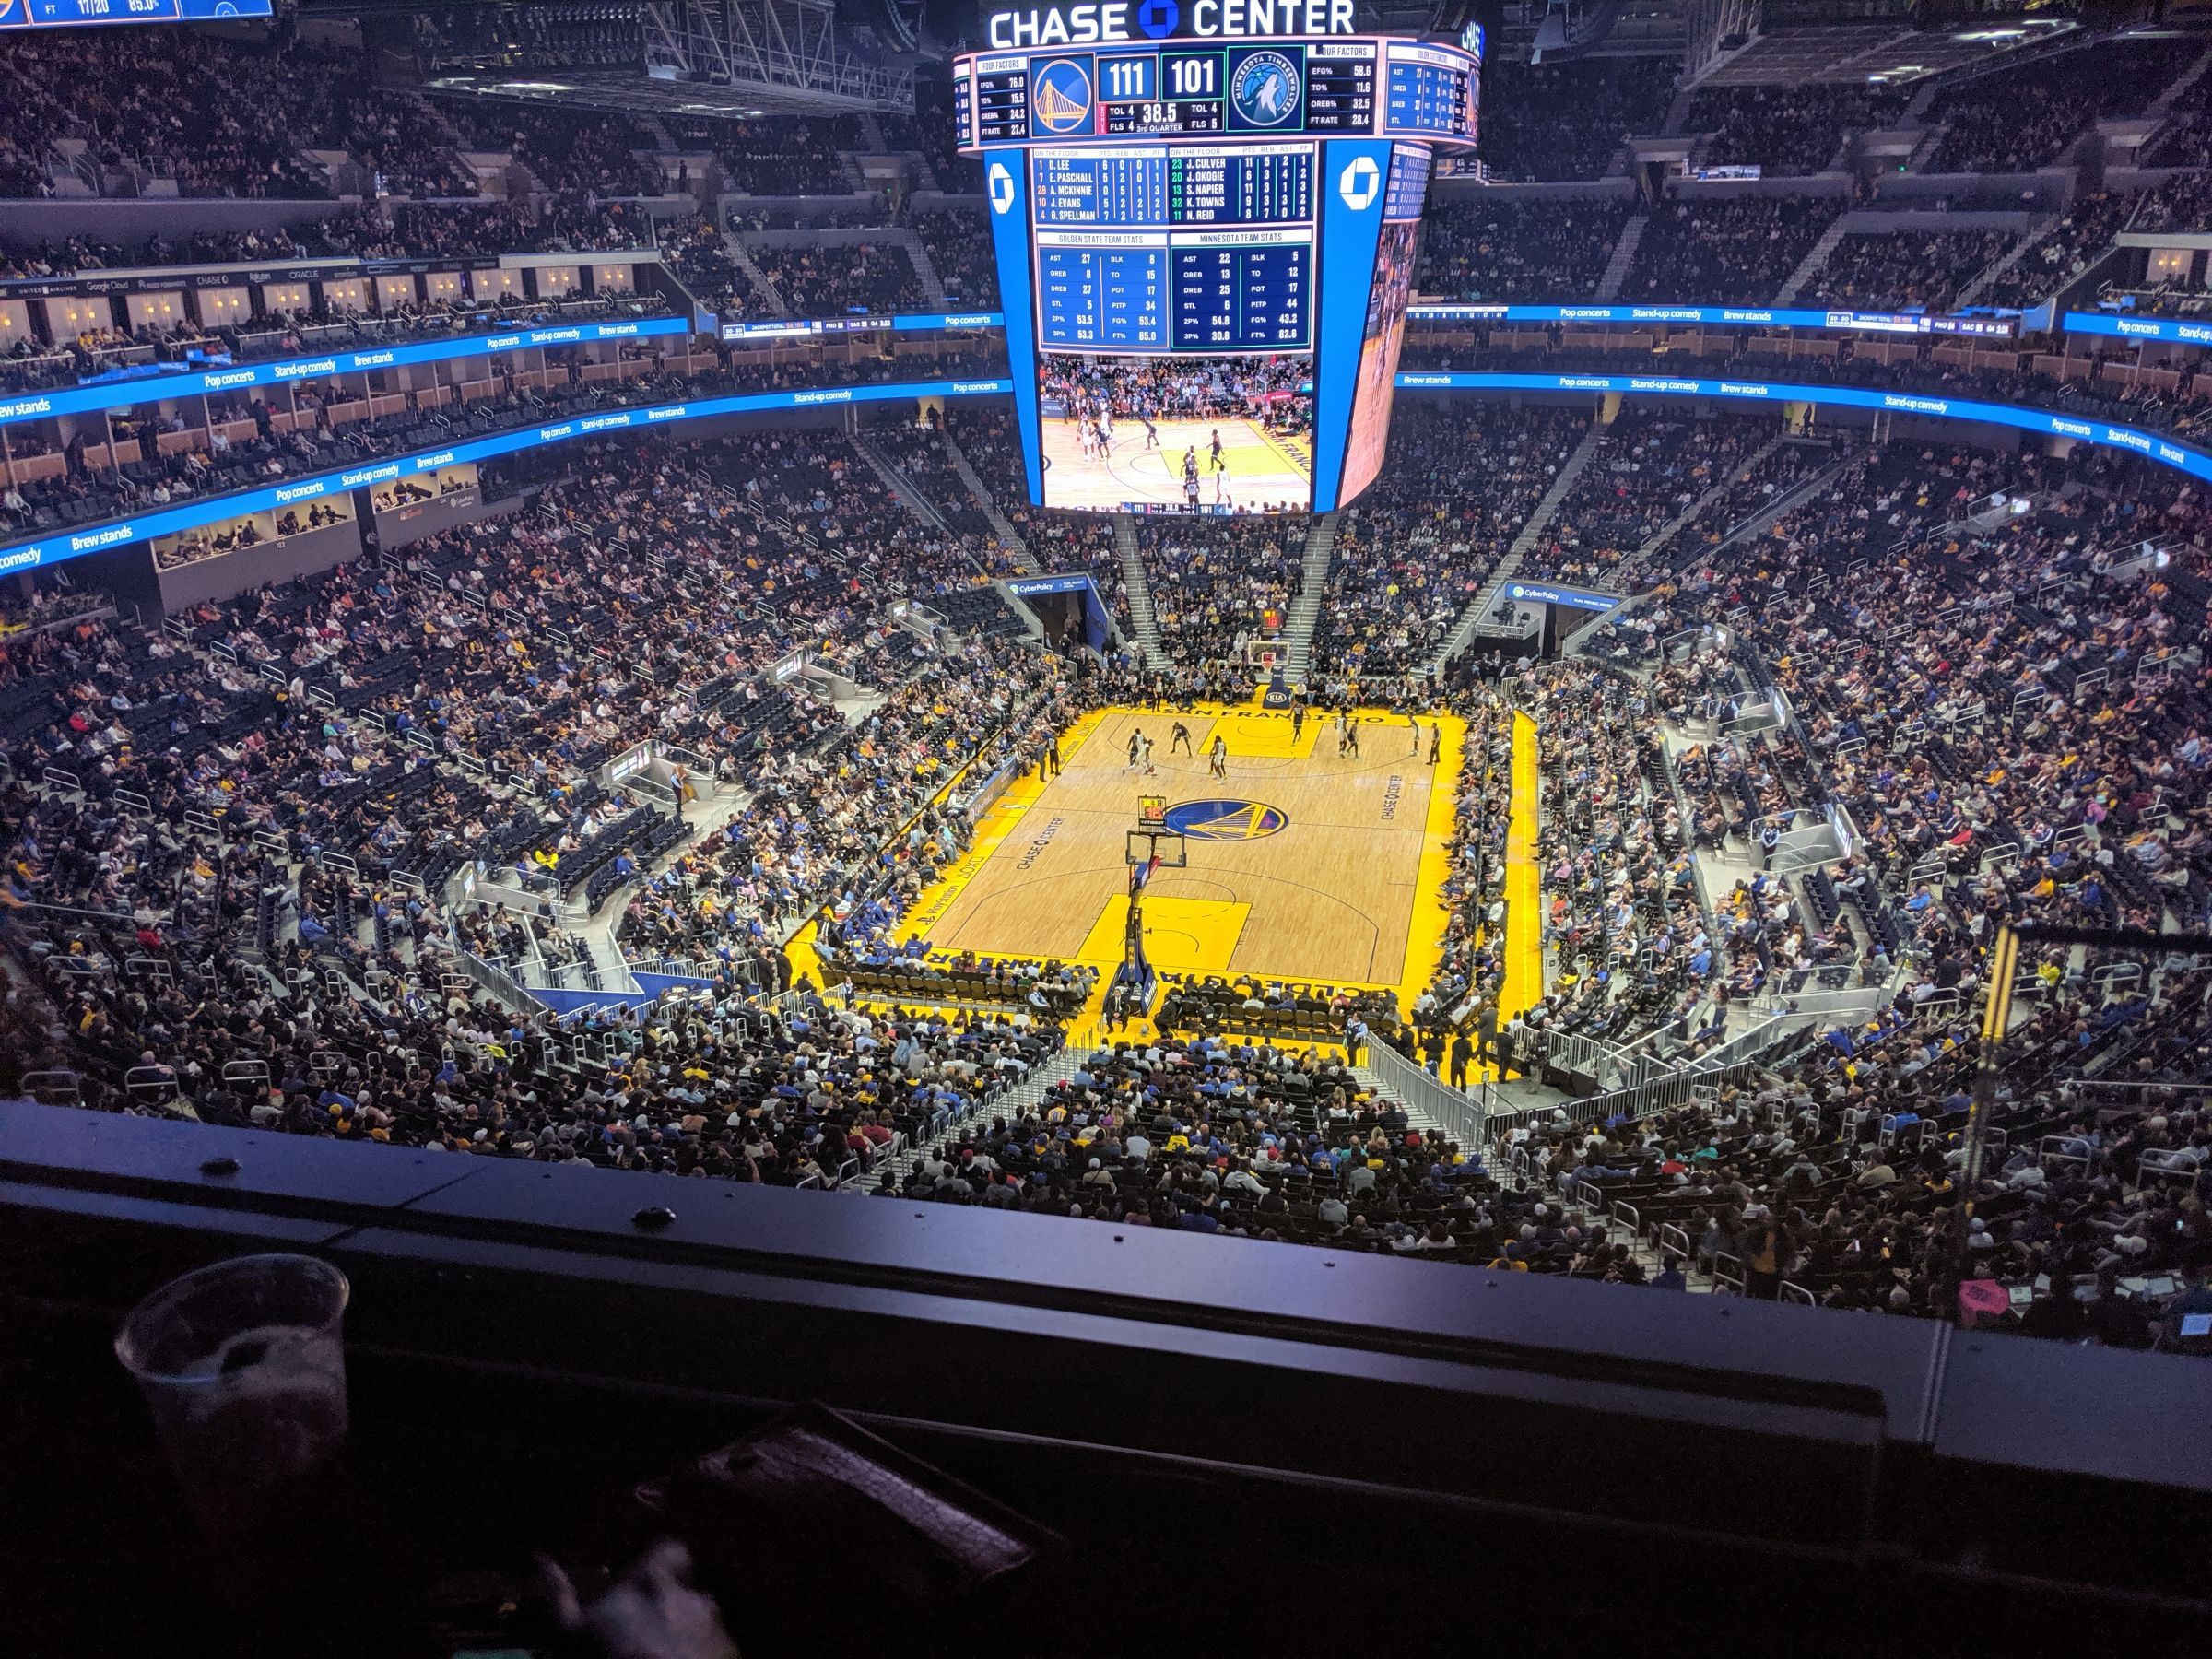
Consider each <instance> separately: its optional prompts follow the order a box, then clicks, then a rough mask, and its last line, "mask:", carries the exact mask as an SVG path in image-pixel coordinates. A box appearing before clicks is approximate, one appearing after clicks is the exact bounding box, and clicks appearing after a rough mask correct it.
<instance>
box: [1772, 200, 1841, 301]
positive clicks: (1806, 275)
mask: <svg viewBox="0 0 2212 1659" xmlns="http://www.w3.org/2000/svg"><path fill="white" fill-rule="evenodd" d="M1850 217H1851V216H1850V215H1849V214H1845V213H1839V214H1837V215H1836V217H1835V219H1834V222H1832V223H1831V224H1830V226H1829V228H1828V229H1825V230H1823V231H1821V232H1820V240H1819V241H1817V242H1815V243H1814V244H1813V245H1812V246H1811V248H1809V249H1807V250H1806V255H1805V257H1804V258H1803V259H1801V260H1799V261H1798V262H1797V268H1796V269H1795V270H1794V271H1792V272H1791V273H1790V279H1789V280H1788V281H1787V282H1785V283H1783V285H1782V292H1780V293H1779V294H1777V295H1775V296H1774V303H1775V304H1777V305H1787V304H1788V303H1789V302H1790V301H1791V300H1794V299H1796V298H1797V295H1798V292H1799V290H1800V289H1802V288H1804V287H1805V285H1806V283H1808V282H1810V281H1812V279H1813V278H1814V277H1817V276H1818V275H1819V274H1820V267H1821V266H1822V265H1826V264H1827V263H1828V256H1829V255H1830V253H1834V252H1835V249H1836V244H1837V243H1838V242H1840V241H1842V240H1843V236H1844V229H1843V227H1844V225H1845V224H1846V222H1848V220H1849V219H1850Z"/></svg>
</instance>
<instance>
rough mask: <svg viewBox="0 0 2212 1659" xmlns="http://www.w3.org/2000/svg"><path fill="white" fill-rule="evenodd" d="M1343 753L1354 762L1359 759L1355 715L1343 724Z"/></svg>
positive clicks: (1357, 730) (1356, 719)
mask: <svg viewBox="0 0 2212 1659" xmlns="http://www.w3.org/2000/svg"><path fill="white" fill-rule="evenodd" d="M1344 744H1345V752H1346V753H1347V754H1348V755H1350V756H1351V758H1352V759H1355V760H1357V759H1359V716H1358V715H1357V714H1355V715H1353V716H1352V717H1351V718H1350V719H1349V720H1347V721H1346V722H1345V723H1344Z"/></svg>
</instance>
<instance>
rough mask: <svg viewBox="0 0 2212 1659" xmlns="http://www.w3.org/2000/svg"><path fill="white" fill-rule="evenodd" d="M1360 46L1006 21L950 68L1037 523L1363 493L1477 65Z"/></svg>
mask: <svg viewBox="0 0 2212 1659" xmlns="http://www.w3.org/2000/svg"><path fill="white" fill-rule="evenodd" d="M1350 20H1351V12H1350V7H1349V6H1339V5H1333V4H1328V3H1326V0H1318V3H1312V4H1300V5H1296V6H1292V5H1288V4H1285V5H1268V4H1265V3H1253V4H1246V5H1241V6H1238V5H1227V4H1218V3H1217V0H1198V4H1195V5H1194V6H1190V7H1189V8H1188V10H1187V12H1186V11H1185V10H1184V9H1183V8H1182V7H1181V6H1178V5H1177V4H1175V3H1174V0H1145V3H1144V4H1143V5H1140V6H1134V7H1133V6H1070V7H1065V8H1058V9H1046V10H1041V11H1024V12H1001V13H998V14H995V15H994V16H993V17H992V18H990V19H989V38H990V40H991V41H992V44H993V50H991V51H989V52H982V53H972V54H970V55H968V56H965V57H962V58H959V59H958V60H956V61H955V63H954V65H953V100H954V120H955V122H956V124H957V126H958V129H959V130H958V138H959V147H960V149H961V150H962V152H963V153H965V154H970V155H977V156H980V157H981V158H982V161H983V174H984V182H985V187H986V190H987V192H988V194H989V198H990V206H991V220H992V235H993V241H994V251H995V253H996V257H997V263H998V271H999V283H1000V290H1001V292H1002V294H1003V295H1004V296H1005V302H1006V347H1007V353H1008V356H1009V358H1010V359H1011V372H1012V375H1013V379H1014V389H1015V401H1016V406H1017V410H1018V416H1019V420H1020V426H1021V433H1022V439H1023V444H1024V450H1025V459H1026V461H1027V465H1028V473H1029V488H1030V500H1031V501H1032V502H1033V503H1034V504H1036V505H1039V506H1043V507H1057V508H1067V509H1072V510H1075V511H1078V512H1145V513H1154V512H1187V513H1221V514H1226V513H1240V512H1329V511H1332V510H1333V509H1335V508H1336V507H1338V506H1341V505H1343V504H1344V503H1346V502H1348V501H1349V500H1352V499H1353V498H1354V497H1355V496H1357V495H1358V494H1359V492H1360V491H1361V490H1362V489H1364V488H1367V486H1368V485H1369V484H1370V483H1371V481H1372V480H1373V478H1374V476H1375V473H1376V471H1377V470H1378V469H1379V468H1380V467H1381V465H1382V452H1383V447H1384V444H1385V441H1386V439H1387V434H1388V431H1389V426H1390V406H1391V399H1392V394H1393V389H1394V384H1395V381H1396V373H1397V363H1398V351H1399V347H1400V345H1401V344H1402V342H1403V338H1404V335H1405V327H1406V301H1407V299H1408V297H1409V290H1410V287H1411V282H1412V277H1413V264H1414V256H1415V253H1416V252H1417V248H1418V237H1419V230H1420V218H1421V208H1422V205H1423V203H1424V201H1425V200H1426V198H1427V194H1428V186H1429V175H1430V167H1431V164H1432V161H1433V159H1434V154H1435V151H1436V150H1437V148H1439V147H1447V146H1449V147H1466V146H1469V145H1471V144H1472V143H1473V142H1474V139H1475V129H1476V98H1477V88H1478V86H1479V83H1480V70H1481V64H1480V59H1479V58H1478V57H1477V55H1476V53H1474V52H1473V51H1470V50H1466V49H1465V48H1464V47H1461V46H1453V45H1441V44H1436V43H1433V42H1430V41H1415V40H1405V39H1397V38H1393V37H1386V36H1362V35H1353V34H1351V33H1349V32H1348V30H1349V29H1350ZM1286 27H1293V28H1300V29H1312V30H1317V31H1320V32H1315V33H1311V34H1302V35H1296V36H1291V35H1285V34H1277V33H1270V32H1267V31H1269V30H1273V29H1282V28H1286ZM1247 29H1249V30H1250V31H1251V32H1249V33H1247V32H1242V31H1244V30H1247Z"/></svg>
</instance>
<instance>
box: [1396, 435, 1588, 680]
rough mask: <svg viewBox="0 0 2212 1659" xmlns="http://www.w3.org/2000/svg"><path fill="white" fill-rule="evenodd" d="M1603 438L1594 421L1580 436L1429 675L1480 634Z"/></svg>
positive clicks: (1463, 613)
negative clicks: (1510, 582) (1580, 438)
mask: <svg viewBox="0 0 2212 1659" xmlns="http://www.w3.org/2000/svg"><path fill="white" fill-rule="evenodd" d="M1605 438H1606V423H1605V422H1604V421H1602V420H1598V419H1593V420H1592V421H1591V422H1590V429H1589V430H1588V431H1587V432H1584V433H1583V441H1582V442H1580V443H1578V444H1576V445H1575V446H1574V453H1572V454H1571V455H1570V456H1568V457H1567V465H1564V466H1562V467H1560V468H1559V477H1556V478H1554V479H1553V480H1552V481H1551V488H1549V489H1547V490H1546V491H1545V492H1544V499H1543V500H1540V501H1538V502H1537V503H1536V505H1535V511H1534V512H1531V513H1530V514H1529V515H1528V518H1527V520H1526V521H1525V522H1524V524H1522V526H1521V533H1520V535H1516V536H1514V537H1513V544H1512V547H1508V548H1507V549H1506V552H1505V557H1504V558H1502V559H1500V560H1499V561H1498V562H1497V564H1496V565H1495V566H1493V567H1492V568H1491V571H1490V574H1489V577H1488V580H1487V581H1485V582H1483V584H1482V592H1481V593H1480V594H1477V596H1476V599H1475V602H1474V603H1473V604H1472V605H1470V606H1467V608H1466V609H1465V610H1463V611H1461V612H1460V613H1459V620H1458V621H1456V622H1454V623H1453V625H1452V631H1451V632H1450V633H1449V634H1447V635H1446V636H1445V637H1444V642H1443V645H1442V646H1441V648H1440V649H1439V650H1438V652H1437V653H1436V655H1435V656H1434V657H1432V658H1430V661H1429V664H1428V665H1427V666H1428V672H1429V673H1430V674H1433V675H1441V674H1442V673H1443V671H1444V669H1445V668H1446V667H1447V666H1449V665H1450V664H1451V661H1452V659H1453V657H1455V656H1457V655H1458V654H1459V653H1461V652H1463V651H1465V649H1466V648H1467V646H1468V645H1469V644H1470V643H1472V642H1473V641H1474V638H1475V636H1476V635H1477V633H1480V632H1481V631H1482V629H1483V626H1484V624H1485V623H1486V622H1487V620H1488V618H1489V615H1490V613H1491V611H1492V610H1494V609H1495V608H1496V607H1497V605H1498V596H1499V594H1500V593H1502V592H1503V591H1504V589H1505V584H1506V582H1507V580H1508V579H1509V578H1510V577H1512V574H1513V572H1514V571H1518V570H1519V569H1520V568H1521V560H1522V559H1524V557H1525V556H1526V555H1527V554H1528V552H1529V551H1530V549H1532V548H1533V547H1535V545H1536V541H1537V538H1538V537H1540V536H1541V535H1543V534H1544V532H1545V530H1546V529H1547V527H1549V525H1550V524H1551V521H1552V519H1553V517H1554V516H1556V515H1557V514H1558V512H1559V503H1560V502H1562V501H1564V500H1566V499H1567V492H1568V491H1569V490H1570V489H1572V488H1574V481H1575V480H1576V479H1577V478H1579V477H1582V476H1583V469H1584V468H1585V467H1587V466H1588V465H1590V462H1591V460H1592V458H1593V457H1594V456H1595V455H1596V453H1597V450H1598V445H1599V444H1601V443H1603V442H1604V441H1605Z"/></svg>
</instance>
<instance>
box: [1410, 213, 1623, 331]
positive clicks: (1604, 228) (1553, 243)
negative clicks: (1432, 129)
mask: <svg viewBox="0 0 2212 1659" xmlns="http://www.w3.org/2000/svg"><path fill="white" fill-rule="evenodd" d="M1629 213H1630V203H1629V202H1628V201H1626V200H1619V201H1610V200H1609V201H1596V202H1582V201H1553V200H1549V199H1546V200H1530V201H1516V200H1515V199H1514V198H1513V197H1512V196H1510V195H1506V194H1500V193H1497V192H1491V191H1485V192H1483V193H1482V194H1480V195H1477V196H1449V197H1443V198H1441V199H1438V200H1434V201H1431V202H1430V206H1429V211H1428V214H1427V217H1426V218H1425V220H1424V224H1423V229H1422V238H1423V240H1422V246H1421V264H1420V269H1419V275H1418V278H1417V282H1416V286H1417V287H1418V289H1419V291H1420V292H1421V293H1423V294H1426V295H1430V296H1433V297H1435V298H1438V299H1444V300H1505V301H1508V302H1516V303H1531V302H1534V303H1544V302H1547V301H1550V300H1578V299H1581V298H1583V296H1585V295H1587V294H1589V293H1592V292H1593V291H1594V290H1595V288H1596V287H1597V283H1598V278H1599V277H1602V276H1604V275H1605V270H1606V260H1607V259H1608V258H1609V257H1610V256H1611V254H1612V252H1613V244H1614V243H1615V242H1617V241H1619V240H1620V232H1621V229H1622V227H1623V226H1625V225H1626V224H1627V223H1628V222H1629Z"/></svg>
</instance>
